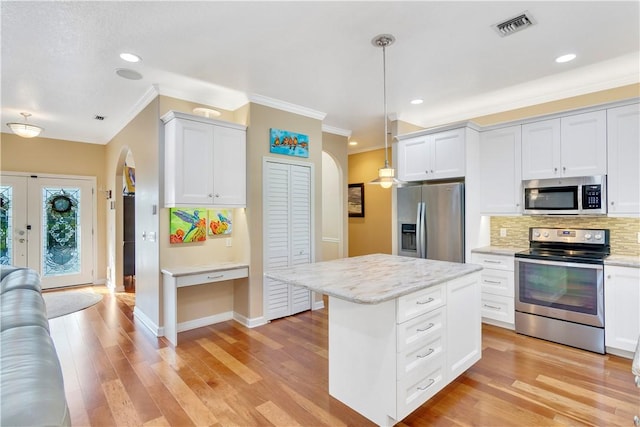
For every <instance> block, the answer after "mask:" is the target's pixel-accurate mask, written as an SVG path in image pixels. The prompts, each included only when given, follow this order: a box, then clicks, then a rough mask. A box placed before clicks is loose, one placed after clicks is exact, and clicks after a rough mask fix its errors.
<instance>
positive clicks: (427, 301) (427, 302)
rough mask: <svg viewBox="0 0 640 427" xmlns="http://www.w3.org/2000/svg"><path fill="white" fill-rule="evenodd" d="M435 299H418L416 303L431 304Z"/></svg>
mask: <svg viewBox="0 0 640 427" xmlns="http://www.w3.org/2000/svg"><path fill="white" fill-rule="evenodd" d="M433 301H435V299H433V298H431V297H430V298H429V299H428V300H426V301H416V304H420V305H423V304H429V303H430V302H433Z"/></svg>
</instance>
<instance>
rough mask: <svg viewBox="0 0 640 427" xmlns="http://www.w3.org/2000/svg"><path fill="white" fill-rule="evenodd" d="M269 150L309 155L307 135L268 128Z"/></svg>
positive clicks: (279, 152) (302, 155) (289, 154)
mask: <svg viewBox="0 0 640 427" xmlns="http://www.w3.org/2000/svg"><path fill="white" fill-rule="evenodd" d="M269 144H270V150H269V151H270V152H271V153H275V154H284V155H287V156H296V157H309V136H308V135H304V134H301V133H294V132H289V131H286V130H280V129H273V128H271V129H269Z"/></svg>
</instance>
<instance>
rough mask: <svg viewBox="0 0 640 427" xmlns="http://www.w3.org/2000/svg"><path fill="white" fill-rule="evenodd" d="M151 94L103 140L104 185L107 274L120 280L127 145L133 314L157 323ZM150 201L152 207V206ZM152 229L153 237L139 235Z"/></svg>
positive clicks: (154, 109) (156, 129) (156, 183)
mask: <svg viewBox="0 0 640 427" xmlns="http://www.w3.org/2000/svg"><path fill="white" fill-rule="evenodd" d="M158 111H159V100H158V98H157V97H156V98H155V99H154V100H153V101H151V102H150V103H149V104H148V105H147V106H146V107H145V108H144V109H143V110H142V111H141V112H140V113H139V114H138V115H137V116H136V117H135V118H134V119H133V120H131V121H130V122H129V123H128V124H127V125H126V126H125V127H124V128H123V129H122V130H121V131H120V132H118V134H117V135H116V136H115V137H114V138H113V139H112V140H111V141H110V142H109V143H108V144H107V146H106V176H107V186H108V188H110V189H113V191H114V195H115V197H114V201H115V206H114V209H111V208H109V207H107V257H108V265H109V271H110V273H111V275H110V277H109V280H110V281H111V283H112V284H114V285H115V286H117V287H120V286H121V283H122V276H123V275H122V194H121V193H122V191H121V188H122V168H123V166H124V162H125V159H126V156H127V152H128V151H129V150H131V153H132V155H133V158H134V161H135V165H136V196H135V206H136V207H135V222H136V239H135V241H136V308H135V310H136V314H137V315H139V316H142V317H146V319H147V320H148V321H150V322H152V323H153V325H151V326H159V325H160V305H161V298H160V297H161V292H160V270H159V255H158V254H159V250H158V247H159V243H158V240H157V239H158V237H159V236H158V227H159V215H158V208H159V203H160V200H159V188H160V180H159V176H160V168H159V149H158V141H159V137H160V122H159V119H158ZM154 207H155V210H154ZM150 233H156V239H155V241H154V239H151V238H149V237H147V238H143V234H144V235H146V236H150Z"/></svg>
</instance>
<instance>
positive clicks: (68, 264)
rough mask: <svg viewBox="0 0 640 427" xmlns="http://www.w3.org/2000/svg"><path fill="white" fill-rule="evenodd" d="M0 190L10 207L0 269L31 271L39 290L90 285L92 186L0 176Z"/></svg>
mask: <svg viewBox="0 0 640 427" xmlns="http://www.w3.org/2000/svg"><path fill="white" fill-rule="evenodd" d="M1 185H2V187H1V188H2V195H3V196H5V198H4V199H7V200H9V206H10V207H11V223H10V222H9V220H7V221H6V227H5V223H2V222H0V225H1V226H2V228H3V230H4V229H5V228H6V231H5V232H4V233H3V234H4V235H2V238H3V242H2V244H1V245H2V247H3V248H4V246H11V257H10V258H9V257H8V256H7V257H5V256H4V254H3V257H2V263H3V264H13V265H19V266H22V267H30V268H32V269H34V270H36V271H37V272H38V273H39V274H40V277H41V279H42V287H43V288H44V289H47V288H54V287H61V286H72V285H79V284H86V283H91V282H93V260H94V253H93V252H94V245H93V216H94V215H93V210H94V199H95V197H94V180H93V179H73V178H58V177H36V176H8V175H3V176H2V184H1ZM4 199H3V203H4ZM3 214H4V212H3ZM7 216H9V215H7ZM25 240H26V241H25ZM6 252H7V254H8V253H9V252H10V251H9V250H7V251H6Z"/></svg>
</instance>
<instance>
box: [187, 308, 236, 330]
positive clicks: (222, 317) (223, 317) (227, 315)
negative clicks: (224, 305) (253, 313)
mask: <svg viewBox="0 0 640 427" xmlns="http://www.w3.org/2000/svg"><path fill="white" fill-rule="evenodd" d="M232 319H233V311H227V312H224V313H218V314H214V315H213V316H207V317H201V318H199V319H194V320H188V321H186V322H181V323H178V325H177V327H176V331H178V332H184V331H190V330H192V329H197V328H202V327H203V326H209V325H214V324H216V323H220V322H226V321H227V320H232Z"/></svg>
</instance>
